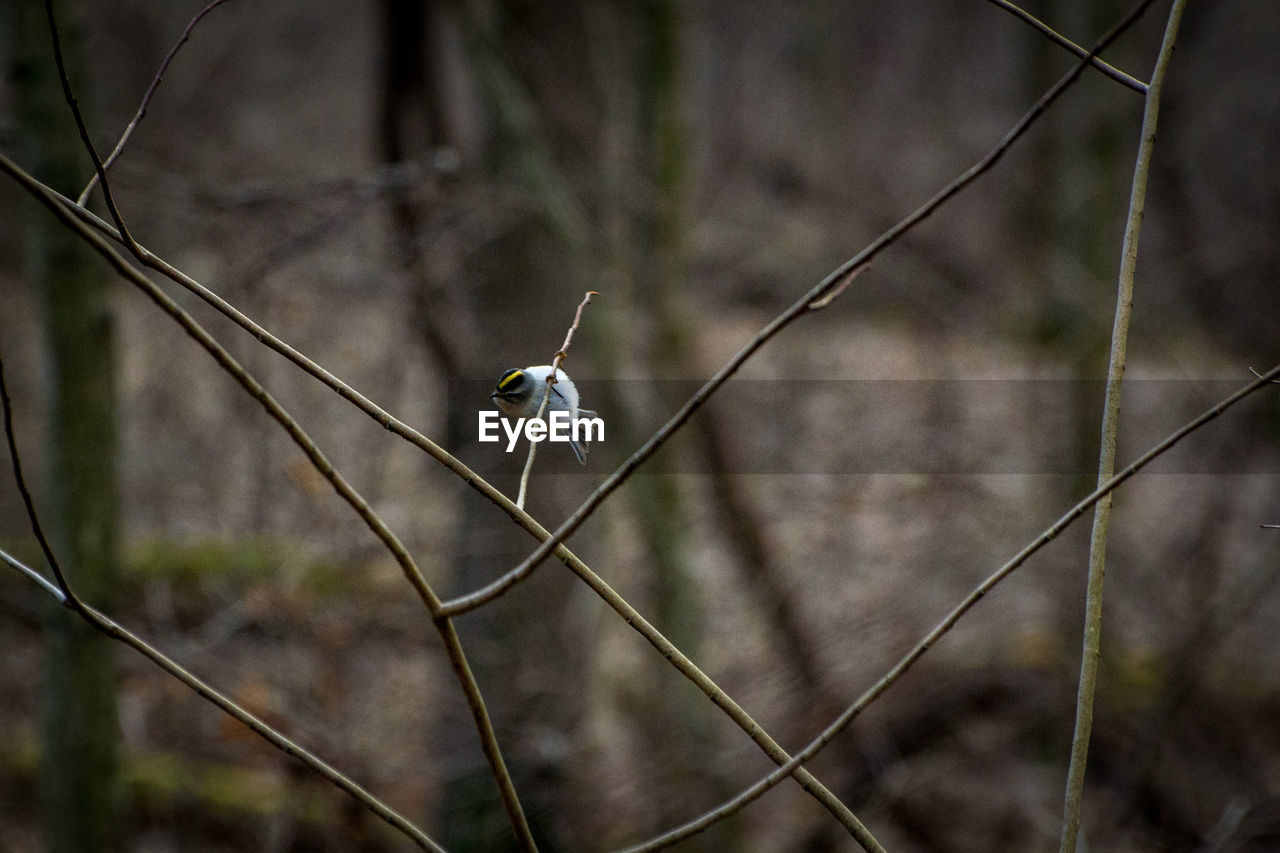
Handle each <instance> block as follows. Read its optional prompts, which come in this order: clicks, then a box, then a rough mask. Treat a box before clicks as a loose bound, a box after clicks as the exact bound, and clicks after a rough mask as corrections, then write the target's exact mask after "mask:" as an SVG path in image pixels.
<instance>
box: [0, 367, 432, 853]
mask: <svg viewBox="0 0 1280 853" xmlns="http://www.w3.org/2000/svg"><path fill="white" fill-rule="evenodd" d="M0 404H2V405H3V410H4V434H5V440H6V442H7V443H8V447H9V459H10V462H11V465H12V468H13V477H14V480H15V481H16V483H17V485H18V492H19V494H20V495H21V496H22V503H23V506H24V507H25V508H26V512H27V519H28V521H29V522H30V524H31V531H32V533H33V534H34V536H35V537H36V541H37V542H38V543H39V544H40V550H41V551H43V552H44V556H45V560H46V561H47V562H48V564H49V567H50V569H52V570H53V574H54V577H55V578H57V586H51V585H50V584H49V583H48V582H47V581H45V580H44V578H43V577H41V575H40V574H39V573H38V572H36V571H34V570H33V569H30V568H28V567H27V566H24V565H23V564H22V563H20V562H18V561H17V560H15V559H13V558H11V557H10V556H9V555H8V554H4V553H3V552H0V558H3V560H4V562H6V563H8V564H9V565H11V566H13V567H14V568H15V569H17V570H19V571H21V572H23V573H24V574H26V575H28V576H30V577H32V578H35V579H37V580H38V581H39V582H40V583H41V585H42V586H44V587H45V589H47V590H48V591H49V592H50V594H51V595H53V596H54V597H55V598H58V601H59V603H60V604H62V605H64V606H66V607H67V608H69V609H71V610H73V611H74V612H76V613H77V614H78V615H79V616H80V617H81V618H83V619H84V620H85V621H86V622H88V623H89V624H90V625H91V626H92V627H93V628H95V629H96V630H98V631H100V632H101V633H103V634H104V635H106V636H107V637H110V638H111V639H113V640H116V641H118V642H121V643H124V644H125V645H127V646H130V647H132V648H133V649H135V650H136V651H138V652H140V653H141V654H142V655H144V656H145V657H147V658H150V659H151V661H152V662H153V663H155V664H156V665H157V666H159V667H160V668H161V669H163V670H165V671H166V672H168V673H169V674H170V675H172V676H173V677H174V678H176V679H178V680H179V681H181V682H182V683H183V684H185V685H186V686H187V687H190V688H191V689H192V690H194V691H195V692H196V694H198V695H199V696H200V697H202V698H203V699H206V700H207V701H209V702H211V703H213V704H214V705H216V706H217V707H218V708H219V709H221V710H222V711H223V712H224V713H226V714H227V715H228V716H230V717H232V718H234V719H235V720H238V721H239V722H240V723H242V724H244V725H245V726H246V727H247V728H248V729H249V730H250V731H252V732H253V733H254V734H257V735H258V736H259V737H261V738H263V739H264V740H266V741H267V742H268V743H270V744H271V745H272V746H274V747H276V748H277V749H279V750H280V751H281V752H284V753H285V754H287V755H291V756H293V757H294V758H297V759H298V760H299V761H301V762H302V763H303V764H306V765H307V766H308V767H310V768H311V769H312V770H314V771H315V772H316V773H318V774H320V775H321V776H323V777H324V778H325V779H327V780H329V781H330V782H332V783H333V784H334V785H335V786H337V787H338V788H340V789H341V790H343V791H345V792H346V793H348V794H350V795H351V796H352V797H354V798H355V799H356V800H357V801H358V802H360V803H361V804H362V805H364V806H365V807H366V808H368V809H369V810H370V811H371V812H373V813H374V814H376V815H377V816H378V817H380V818H382V819H383V820H384V821H386V822H387V823H388V824H390V825H391V826H392V827H394V828H395V829H397V830H399V831H400V832H401V833H403V834H404V835H406V836H408V837H409V838H410V839H411V840H412V841H413V842H414V843H415V844H417V845H418V846H419V847H421V848H422V849H423V850H431V851H434V853H444V848H443V847H441V846H440V845H439V844H437V843H436V842H434V841H433V840H431V838H429V837H428V836H427V835H426V833H424V832H423V831H422V830H420V829H418V827H416V826H414V825H413V824H412V823H411V822H409V820H408V819H407V818H405V817H404V816H402V815H401V814H399V813H398V812H396V811H395V810H394V809H392V808H391V807H390V806H388V805H387V804H386V803H384V802H382V800H380V799H378V798H377V797H375V796H374V795H373V794H371V793H370V792H369V791H367V790H365V789H364V788H362V787H361V786H360V785H359V784H357V783H356V782H354V781H353V780H351V779H350V778H349V777H347V776H345V775H344V774H343V773H342V772H341V771H339V770H337V769H336V768H335V767H333V766H332V765H330V764H328V763H326V762H325V761H324V760H323V759H321V758H320V757H318V756H317V755H315V753H313V752H311V751H310V750H308V749H306V748H305V747H302V746H300V745H298V744H297V743H295V742H294V741H292V740H290V739H289V738H288V737H286V736H285V735H283V734H281V733H280V732H279V731H277V730H276V729H274V728H272V727H271V726H269V725H267V723H265V722H263V721H262V720H261V719H259V718H258V717H256V716H254V715H253V714H251V713H249V712H248V711H246V710H245V709H244V708H242V707H241V706H240V705H238V704H236V702H234V701H233V700H231V699H230V698H228V697H227V696H225V695H224V694H222V693H220V692H218V691H217V690H216V689H214V688H213V687H211V686H210V685H208V684H206V683H205V682H204V681H201V680H200V679H199V678H197V677H196V676H195V675H193V674H192V673H191V672H189V671H188V670H187V669H185V668H184V667H183V666H181V665H180V664H178V663H177V662H176V661H174V660H173V659H172V658H169V657H168V656H166V655H165V654H164V653H163V652H161V651H159V650H158V649H156V648H154V647H153V646H151V645H149V644H148V643H147V642H146V641H145V640H143V639H142V638H140V637H138V636H137V635H135V634H133V633H132V632H130V631H129V630H128V629H126V628H124V627H123V626H122V625H120V624H119V623H117V622H116V621H114V620H113V619H111V618H110V617H108V616H106V615H105V614H103V613H102V612H101V611H99V610H97V609H96V608H94V607H92V606H91V605H89V604H86V603H85V602H84V601H83V600H81V599H80V598H79V596H77V595H76V594H75V592H74V591H73V590H72V589H71V586H70V585H69V584H68V583H67V579H66V575H65V574H64V573H63V571H62V566H61V564H60V563H59V562H58V558H57V556H56V555H55V554H54V553H53V549H52V548H51V547H50V546H49V542H48V540H47V539H46V538H45V535H44V529H43V527H42V525H41V524H40V517H39V515H38V514H37V513H36V508H35V503H34V502H33V501H32V499H31V493H30V491H29V490H28V489H27V481H26V478H25V477H24V476H23V471H22V457H21V456H20V454H19V453H18V443H17V439H16V438H15V436H14V431H13V413H12V410H11V406H10V402H9V389H8V386H7V384H6V383H5V378H4V358H3V357H2V356H0Z"/></svg>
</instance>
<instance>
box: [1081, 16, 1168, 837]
mask: <svg viewBox="0 0 1280 853" xmlns="http://www.w3.org/2000/svg"><path fill="white" fill-rule="evenodd" d="M1185 8H1186V0H1174V2H1173V7H1172V9H1170V11H1169V21H1168V25H1167V26H1166V27H1165V33H1164V40H1163V43H1162V44H1161V45H1160V53H1159V55H1158V57H1157V59H1156V64H1155V69H1154V71H1153V72H1152V74H1151V88H1150V90H1149V91H1148V92H1147V101H1146V106H1145V109H1144V110H1143V114H1142V130H1141V135H1140V140H1141V141H1140V143H1139V145H1138V157H1137V162H1136V163H1135V164H1134V167H1133V185H1132V188H1131V190H1130V194H1129V214H1128V217H1127V219H1126V221H1125V228H1124V246H1123V247H1122V249H1121V253H1120V276H1119V282H1118V283H1117V288H1116V290H1117V292H1116V308H1115V321H1114V323H1113V324H1112V328H1111V353H1110V356H1109V358H1108V364H1107V389H1106V395H1105V400H1104V402H1103V409H1102V441H1101V446H1100V448H1099V451H1098V481H1099V482H1104V481H1106V480H1109V479H1110V478H1111V477H1112V476H1113V475H1114V473H1115V467H1116V461H1115V456H1116V442H1117V440H1118V438H1119V431H1120V389H1121V385H1122V383H1123V380H1124V367H1125V360H1126V356H1127V352H1128V341H1129V318H1130V316H1131V314H1132V312H1133V280H1134V275H1135V272H1136V269H1137V264H1138V235H1139V233H1140V232H1141V229H1142V216H1143V211H1144V210H1145V208H1146V203H1147V174H1148V172H1149V171H1150V169H1151V154H1152V152H1153V151H1154V150H1155V141H1156V123H1157V118H1158V116H1159V114H1160V92H1161V90H1162V89H1163V84H1164V78H1165V72H1166V71H1167V70H1168V68H1169V61H1170V60H1171V59H1172V58H1173V44H1174V40H1175V38H1176V36H1177V33H1178V24H1179V22H1180V21H1181V19H1182V12H1183V9H1185ZM1110 527H1111V498H1110V496H1107V497H1105V498H1103V499H1102V500H1100V501H1098V503H1097V505H1096V506H1095V507H1094V508H1093V530H1092V531H1091V532H1090V534H1089V578H1088V583H1087V589H1086V594H1085V618H1084V631H1083V637H1084V639H1083V642H1082V645H1083V649H1082V651H1081V655H1080V680H1079V684H1078V686H1077V691H1076V719H1075V729H1074V732H1073V734H1072V738H1071V761H1070V763H1069V764H1068V767H1067V782H1066V794H1065V795H1064V798H1063V799H1064V802H1063V816H1062V839H1061V845H1060V847H1059V850H1060V851H1061V853H1075V849H1076V840H1077V836H1078V835H1079V832H1080V806H1081V801H1082V798H1083V796H1084V774H1085V765H1086V763H1087V760H1088V755H1089V738H1090V734H1091V733H1092V731H1093V696H1094V691H1095V688H1096V686H1097V681H1098V658H1099V656H1100V655H1101V653H1102V645H1101V640H1102V588H1103V578H1104V576H1105V574H1106V561H1107V539H1108V533H1109V531H1110Z"/></svg>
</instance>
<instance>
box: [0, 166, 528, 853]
mask: <svg viewBox="0 0 1280 853" xmlns="http://www.w3.org/2000/svg"><path fill="white" fill-rule="evenodd" d="M0 171H4V172H6V173H8V174H9V175H10V176H11V177H13V178H15V179H16V180H17V181H18V182H19V183H20V184H22V185H23V187H24V188H25V189H27V190H28V192H30V193H31V194H32V195H33V196H34V197H35V198H36V199H37V200H38V201H40V202H41V203H42V204H44V205H45V206H46V207H47V208H49V210H50V211H52V212H53V214H54V215H55V216H57V217H58V219H59V220H61V221H62V222H63V223H64V224H65V225H66V226H67V227H69V228H71V229H72V230H73V231H75V232H76V233H77V234H78V235H79V236H80V237H81V238H82V239H84V240H85V241H86V242H87V243H89V244H90V245H91V246H92V247H93V248H94V250H95V251H97V252H98V253H99V254H100V255H102V256H103V258H105V259H106V260H107V262H108V263H109V264H110V265H111V266H112V267H113V268H114V269H115V270H116V272H117V273H119V274H120V275H121V276H122V277H123V278H125V279H127V280H128V281H130V282H131V283H132V284H134V285H136V286H137V287H138V288H139V289H141V290H142V291H143V293H145V294H146V295H147V297H149V298H150V299H151V300H152V302H154V303H155V304H156V305H157V306H158V307H159V308H160V309H161V310H162V311H164V312H165V313H166V314H168V315H169V316H170V317H171V318H172V319H174V320H175V321H176V322H177V323H178V324H179V325H180V326H181V327H182V329H183V331H184V332H186V333H187V335H188V336H190V337H191V338H192V339H194V340H195V341H196V343H198V344H199V345H200V346H201V347H202V348H203V349H204V350H205V351H206V352H208V353H209V354H210V355H211V356H212V357H213V359H214V360H215V361H216V362H217V363H218V365H219V367H221V368H222V369H223V370H225V371H226V372H227V373H229V374H230V375H231V376H232V378H234V379H235V380H236V382H237V383H238V384H239V385H240V386H241V387H242V388H243V389H244V390H245V391H246V392H247V393H248V394H249V395H250V396H251V397H253V399H254V400H256V401H257V402H258V403H259V405H261V406H262V408H263V409H264V410H266V412H267V413H268V414H269V415H270V416H271V417H272V419H273V420H275V421H276V422H277V423H279V424H280V426H281V427H282V428H283V429H284V430H285V432H286V433H288V435H289V437H290V438H291V439H292V440H293V442H294V443H295V444H296V445H297V446H298V447H299V448H300V449H301V450H302V452H303V453H304V454H305V455H306V457H307V459H308V460H309V461H310V462H311V464H312V466H313V467H314V468H315V469H316V470H317V471H318V472H319V473H320V474H321V476H323V477H324V478H325V479H326V480H327V481H328V482H329V483H330V485H331V486H333V488H334V490H335V491H336V492H337V493H338V495H339V496H340V497H341V498H342V499H343V500H344V501H345V502H346V503H347V504H348V505H349V506H350V507H351V508H352V509H353V510H354V511H355V513H356V514H357V515H358V516H359V517H360V519H361V520H362V521H363V522H364V523H365V525H366V526H367V527H368V528H369V529H370V530H371V531H372V532H373V533H374V535H375V536H377V537H378V539H379V540H380V541H381V542H382V543H383V545H384V546H385V547H386V548H387V550H388V551H389V552H390V553H391V554H392V556H393V557H394V558H395V560H396V562H397V563H398V564H399V566H400V568H401V571H402V572H403V574H404V575H405V577H406V578H407V579H408V580H409V582H410V584H411V585H412V586H413V587H414V589H415V590H416V591H417V593H418V596H419V598H421V599H422V601H423V603H424V605H426V608H427V610H428V612H429V613H430V614H431V618H432V621H433V622H434V623H435V625H436V628H437V630H438V631H439V632H440V636H441V638H442V639H443V640H444V646H445V651H446V654H447V656H448V658H449V663H450V665H451V667H452V668H453V671H454V674H455V676H456V677H457V678H458V681H459V684H460V686H461V687H462V690H463V693H464V694H465V696H466V699H467V705H468V707H469V708H470V710H471V714H472V718H473V720H474V722H475V725H476V730H477V732H478V734H479V736H480V742H481V746H482V748H483V750H484V753H485V757H486V758H487V759H488V760H489V765H490V771H491V772H492V774H493V777H494V781H495V783H496V784H497V785H498V789H499V793H500V795H501V797H502V801H503V807H504V808H505V809H506V811H507V814H508V817H509V818H510V820H511V822H512V827H513V830H514V831H515V834H516V839H517V840H518V841H519V842H520V845H521V847H522V848H523V849H525V850H535V849H537V847H536V844H535V843H534V840H533V833H532V831H531V829H530V828H529V824H528V821H527V819H526V818H525V815H524V810H523V809H522V808H521V806H520V801H519V797H518V796H517V795H516V790H515V785H514V783H513V782H512V780H511V775H510V773H509V772H508V770H507V767H506V763H505V761H504V760H503V758H502V753H501V750H500V749H499V747H498V742H497V736H496V733H495V732H494V729H493V723H492V721H491V720H490V718H489V713H488V709H487V708H486V707H485V704H484V699H483V697H482V696H481V693H480V688H479V685H478V684H477V683H476V680H475V676H474V674H473V673H472V672H471V668H470V665H469V664H468V663H467V659H466V655H465V654H464V652H463V649H462V644H461V642H460V640H459V638H458V634H457V631H456V630H455V629H454V626H453V622H452V620H450V619H449V617H448V616H447V615H445V614H443V613H442V612H441V601H440V599H439V597H438V596H436V594H435V592H434V591H433V590H432V589H431V587H430V585H429V584H428V583H427V580H426V578H425V577H423V575H422V572H421V571H420V570H419V568H418V566H417V564H416V563H415V562H414V560H413V557H412V556H410V554H409V552H408V551H407V550H406V549H405V548H404V546H403V544H402V543H401V542H400V540H399V538H398V537H397V536H396V535H395V533H393V532H392V531H391V529H390V528H388V527H387V525H386V524H385V523H384V522H383V520H382V519H381V518H380V517H379V516H378V515H377V514H376V513H375V512H374V511H373V510H372V508H370V507H369V505H368V503H367V502H366V501H365V500H364V498H363V497H361V496H360V494H359V493H358V492H357V491H356V490H355V489H354V488H353V487H352V486H351V485H350V484H349V483H348V482H347V481H346V479H345V478H344V477H343V476H342V475H341V474H340V473H339V472H338V471H337V470H336V469H335V468H334V467H333V464H332V463H331V462H330V461H329V460H328V458H327V457H326V456H325V455H324V453H323V452H322V451H321V450H320V448H319V447H318V446H317V445H316V444H315V442H314V441H312V440H311V438H310V436H308V435H307V434H306V432H305V431H304V430H303V429H302V427H301V426H300V425H299V424H298V422H297V421H296V420H294V418H293V417H292V416H290V415H289V413H288V412H286V411H285V409H284V408H283V407H282V406H281V405H280V404H279V403H278V402H277V401H276V400H275V398H274V397H272V396H271V395H270V394H269V393H268V392H267V391H266V389H265V388H263V387H262V385H261V383H259V382H258V381H257V379H255V378H254V377H253V376H252V375H251V374H250V373H249V372H248V371H246V370H245V369H244V368H243V367H241V366H240V364H239V363H238V362H236V360H235V359H234V358H233V357H232V356H231V354H230V353H229V352H227V350H226V349H225V348H224V347H223V346H222V345H221V344H219V343H218V342H217V341H216V340H215V339H214V338H213V336H212V335H210V334H209V333H208V332H207V331H206V330H205V329H204V327H202V326H201V325H200V324H199V323H197V322H196V321H195V319H194V318H193V317H191V315H190V314H188V313H187V312H186V311H185V310H183V309H182V307H181V306H179V305H178V304H177V303H176V302H175V301H173V300H172V299H171V298H170V297H169V296H168V294H166V293H165V292H164V291H163V290H161V289H160V288H159V287H157V286H156V285H155V284H154V283H152V282H151V280H150V279H148V278H147V277H146V276H145V275H143V274H142V273H141V272H140V271H139V270H138V269H137V268H136V267H134V266H133V265H132V264H130V263H129V262H128V261H127V260H125V258H124V257H123V256H121V255H120V254H119V253H118V252H116V251H115V250H114V249H113V248H111V246H110V245H108V244H107V243H106V242H105V241H104V240H103V239H102V237H100V236H99V235H98V234H97V233H96V232H95V231H93V230H92V229H91V228H89V227H88V226H87V225H85V224H84V223H83V222H81V221H80V220H79V219H78V218H76V217H75V216H74V215H73V214H72V212H71V210H70V209H68V208H67V207H66V206H64V204H63V202H62V201H61V200H60V197H57V196H56V194H54V193H50V192H48V191H47V190H46V189H45V187H44V185H43V184H41V183H39V182H38V181H36V180H35V179H34V178H31V177H30V176H29V175H27V174H26V173H25V172H24V171H22V170H21V169H19V168H18V167H17V166H16V165H15V164H14V163H13V162H12V161H10V160H9V159H8V158H7V157H5V156H4V155H2V154H0ZM103 186H104V189H105V187H106V185H105V184H104V185H103ZM55 573H56V570H55ZM65 589H66V587H65V585H64V591H65ZM73 605H74V598H73Z"/></svg>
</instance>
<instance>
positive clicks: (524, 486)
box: [516, 290, 600, 509]
mask: <svg viewBox="0 0 1280 853" xmlns="http://www.w3.org/2000/svg"><path fill="white" fill-rule="evenodd" d="M599 295H600V294H599V293H597V292H596V291H594V290H588V291H587V292H586V295H585V296H583V297H582V301H581V302H580V303H578V310H577V311H575V312H574V313H573V325H571V326H570V327H569V332H568V333H567V334H566V335H565V336H564V343H563V344H561V345H560V351H559V352H557V353H556V357H555V358H553V359H552V360H551V373H550V375H549V376H547V379H546V383H547V385H546V388H544V389H543V390H542V402H541V403H539V404H538V414H537V416H536V417H537V418H538V419H539V420H541V419H542V416H543V415H544V414H546V411H547V403H549V402H550V401H551V388H552V386H554V385H555V384H556V371H557V370H559V369H560V365H561V364H564V360H565V359H566V358H568V357H569V347H570V346H571V345H572V344H573V333H574V332H576V331H578V324H579V323H581V322H582V309H583V308H586V307H587V305H589V304H590V303H591V297H592V296H599ZM537 452H538V442H536V441H531V442H529V456H528V458H526V459H525V462H524V471H523V472H522V473H521V474H520V493H519V494H518V495H517V496H516V506H517V507H519V508H520V509H524V496H525V492H526V491H527V490H528V488H529V474H530V473H531V472H532V471H533V458H534V456H536V455H537Z"/></svg>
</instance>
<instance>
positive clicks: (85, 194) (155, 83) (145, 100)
mask: <svg viewBox="0 0 1280 853" xmlns="http://www.w3.org/2000/svg"><path fill="white" fill-rule="evenodd" d="M226 2H227V0H213V2H212V3H210V4H209V5H208V6H205V7H204V8H203V9H201V10H200V11H199V13H197V14H196V16H195V17H194V18H192V19H191V23H189V24H187V28H186V29H185V30H183V31H182V38H180V39H178V43H177V44H175V45H174V46H173V47H172V48H170V49H169V53H168V55H166V56H165V58H164V61H163V62H161V63H160V68H159V70H157V71H156V76H155V78H154V79H153V80H152V81H151V85H150V86H148V87H147V91H146V93H145V94H144V95H143V96H142V103H141V104H139V105H138V111H137V112H136V113H134V114H133V118H132V119H131V120H130V121H129V124H128V125H127V126H126V127H125V129H124V133H122V134H121V135H120V141H119V142H117V143H116V147H115V148H113V149H112V150H111V153H110V154H109V155H107V159H106V160H104V161H103V163H102V173H103V174H105V173H106V171H107V170H108V169H110V168H111V165H112V164H113V163H115V162H116V159H117V158H118V157H119V156H120V154H121V153H122V152H123V151H124V147H125V145H127V144H129V137H131V136H133V132H134V130H136V129H137V127H138V125H139V123H141V122H142V120H143V119H144V118H146V115H147V107H148V106H150V105H151V97H152V96H153V95H155V93H156V89H157V88H159V86H160V81H162V80H164V74H165V72H166V71H168V70H169V63H171V62H173V58H174V57H175V56H177V55H178V50H179V49H181V47H182V46H183V45H184V44H186V43H187V41H189V40H190V38H191V31H192V30H194V29H195V28H196V24H198V23H200V21H201V19H202V18H204V16H205V15H207V14H209V13H210V12H212V11H213V10H214V9H216V8H217V7H218V6H221V5H222V4H223V3H226ZM97 185H98V173H97V172H95V173H94V175H93V177H92V178H90V179H89V183H88V184H86V185H85V188H84V189H83V190H81V192H80V196H79V197H78V198H77V199H76V204H78V205H81V206H82V207H83V206H84V203H85V202H86V201H88V199H89V193H91V192H93V188H94V187H96V186H97Z"/></svg>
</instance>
